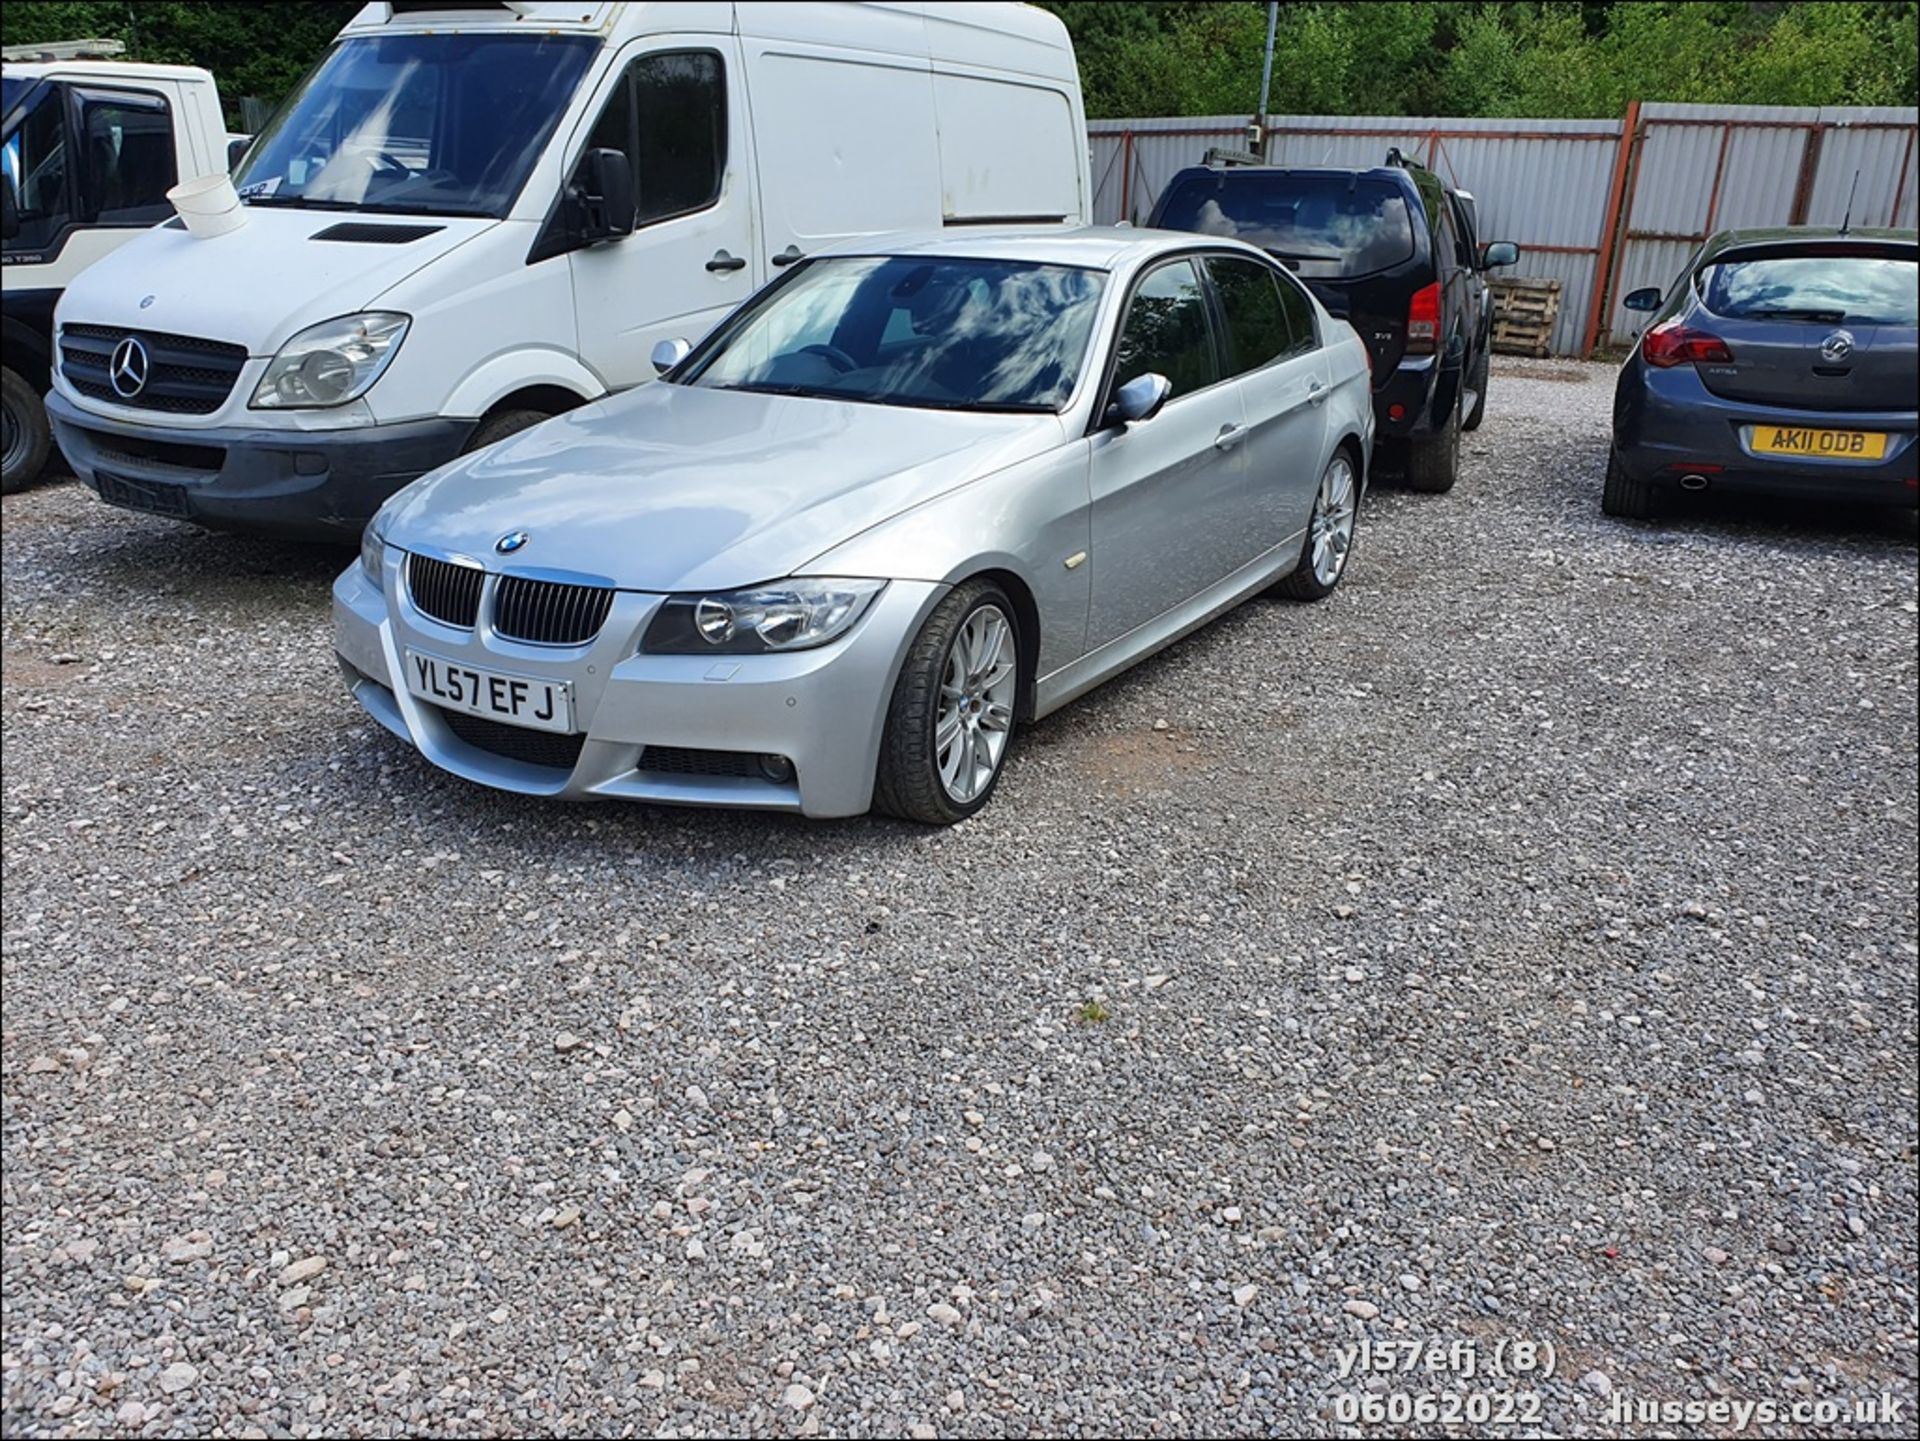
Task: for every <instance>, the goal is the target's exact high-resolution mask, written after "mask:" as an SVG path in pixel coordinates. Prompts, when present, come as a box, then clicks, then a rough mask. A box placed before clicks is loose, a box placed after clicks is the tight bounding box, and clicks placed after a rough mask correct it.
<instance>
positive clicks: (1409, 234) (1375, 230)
mask: <svg viewBox="0 0 1920 1441" xmlns="http://www.w3.org/2000/svg"><path fill="white" fill-rule="evenodd" d="M1158 224H1159V225H1161V226H1162V227H1164V228H1165V229H1168V230H1191V231H1197V232H1199V233H1200V234H1202V235H1227V236H1231V237H1233V238H1234V239H1236V240H1245V241H1247V242H1248V243H1249V244H1253V245H1258V246H1259V247H1261V248H1262V249H1263V250H1266V251H1269V252H1270V253H1272V254H1274V255H1277V256H1280V257H1281V258H1282V259H1284V260H1287V261H1289V262H1291V263H1292V269H1293V271H1294V273H1295V274H1297V275H1300V276H1303V277H1305V278H1306V279H1309V280H1340V279H1346V278H1349V277H1352V276H1357V275H1372V274H1374V273H1375V272H1376V271H1381V270H1386V269H1388V268H1389V267H1391V266H1395V265H1399V264H1402V263H1403V262H1405V261H1408V260H1411V259H1413V256H1414V241H1413V217H1412V215H1411V214H1410V213H1409V212H1408V210H1407V201H1406V196H1405V195H1404V194H1403V193H1402V191H1401V190H1400V188H1399V187H1398V186H1396V185H1392V184H1389V183H1388V182H1387V181H1384V180H1366V179H1362V178H1360V177H1358V176H1346V175H1285V174H1271V173H1269V174H1260V173H1247V172H1242V173H1240V174H1221V175H1209V176H1196V177H1195V178H1193V179H1191V180H1187V181H1185V182H1184V183H1182V184H1180V185H1178V186H1176V187H1175V188H1174V189H1173V190H1172V192H1171V193H1169V194H1168V195H1167V197H1166V199H1165V200H1164V201H1163V202H1162V203H1161V207H1160V216H1159V220H1158Z"/></svg>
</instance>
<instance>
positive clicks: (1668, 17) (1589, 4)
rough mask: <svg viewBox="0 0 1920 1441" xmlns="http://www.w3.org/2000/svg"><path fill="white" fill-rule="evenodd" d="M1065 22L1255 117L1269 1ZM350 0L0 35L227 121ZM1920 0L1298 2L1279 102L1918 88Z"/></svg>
mask: <svg viewBox="0 0 1920 1441" xmlns="http://www.w3.org/2000/svg"><path fill="white" fill-rule="evenodd" d="M1043 3H1045V4H1046V7H1047V8H1048V9H1049V10H1053V11H1055V12H1057V13H1058V14H1059V15H1060V16H1061V17H1062V18H1063V19H1065V21H1066V23H1067V28H1068V29H1069V30H1071V31H1072V32H1073V39H1074V46H1075V49H1076V50H1077V52H1078V54H1079V57H1080V75H1081V79H1082V81H1083V82H1084V84H1085V86H1086V95H1087V113H1088V114H1089V115H1091V116H1096V117H1098V116H1115V115H1250V114H1252V113H1253V110H1254V107H1255V106H1257V105H1258V104H1259V100H1260V62H1261V56H1262V50H1263V47H1264V45H1265V43H1266V35H1267V7H1266V6H1265V5H1264V4H1258V3H1254V0H1043ZM357 8H358V6H357V4H356V3H355V0H275V3H269V4H238V3H231V0H114V3H100V0H7V4H6V32H5V33H6V43H7V44H9V45H17V44H26V43H32V42H36V41H51V40H73V39H81V38H89V37H95V36H99V37H107V38H114V39H119V40H122V41H125V42H126V45H127V48H128V53H129V54H130V55H131V56H132V57H133V58H134V59H137V60H167V61H184V62H187V63H190V64H196V65H204V66H206V67H207V68H208V69H209V70H211V71H212V72H213V74H214V78H215V79H217V80H218V81H219V82H220V94H221V98H222V99H223V100H224V101H225V102H226V105H227V118H228V123H229V124H234V125H237V124H238V120H239V101H240V97H242V96H246V95H251V96H256V97H258V98H259V99H261V100H263V101H265V102H267V104H269V105H273V104H276V103H278V101H279V100H280V98H281V96H283V95H284V94H285V93H286V92H287V90H288V89H290V88H291V87H292V86H293V84H294V82H295V81H297V80H298V79H299V78H300V76H301V75H303V74H304V73H305V72H306V71H307V69H308V68H309V67H310V66H312V65H313V63H314V62H315V61H316V60H318V59H319V58H320V55H321V53H322V52H323V51H324V50H325V49H326V46H327V42H328V41H329V40H330V39H331V38H332V37H333V35H334V32H335V31H337V30H338V29H339V28H340V27H341V26H342V25H343V24H345V23H346V21H347V19H348V17H349V16H351V15H352V14H353V12H354V11H355V10H356V9H357ZM1916 11H1920V4H1916V3H1915V0H1825V3H1820V4H1797V5H1790V4H1780V3H1777V0H1511V3H1499V0H1351V3H1341V0H1290V3H1287V4H1283V5H1281V7H1280V19H1279V26H1278V29H1277V32H1276V42H1275V47H1274V66H1273V91H1272V98H1271V99H1270V100H1269V102H1268V108H1269V109H1270V110H1271V111H1273V112H1274V113H1275V114H1311V115H1539V116H1556V115H1570V116H1581V115H1588V116H1608V117H1611V116H1615V115H1618V114H1620V113H1621V111H1622V110H1623V109H1624V108H1625V107H1626V103H1627V101H1629V100H1636V99H1637V100H1692V101H1702V102H1719V103H1737V104H1746V105H1912V104H1914V103H1915V102H1916V98H1917V97H1920V82H1916V78H1915V66H1916V55H1917V54H1920V42H1917V40H1916Z"/></svg>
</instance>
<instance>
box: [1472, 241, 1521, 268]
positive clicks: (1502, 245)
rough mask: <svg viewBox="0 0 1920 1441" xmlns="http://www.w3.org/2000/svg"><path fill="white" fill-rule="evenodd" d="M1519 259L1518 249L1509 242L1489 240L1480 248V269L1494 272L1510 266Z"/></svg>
mask: <svg viewBox="0 0 1920 1441" xmlns="http://www.w3.org/2000/svg"><path fill="white" fill-rule="evenodd" d="M1519 259H1520V247H1519V246H1517V245H1515V244H1514V243H1513V242H1512V241H1511V240H1489V241H1488V242H1487V243H1486V244H1485V245H1483V246H1481V247H1480V268H1481V269H1482V270H1496V269H1498V268H1499V267H1500V266H1502V265H1512V264H1514V263H1515V262H1516V261H1518V260H1519Z"/></svg>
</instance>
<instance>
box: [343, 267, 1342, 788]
mask: <svg viewBox="0 0 1920 1441" xmlns="http://www.w3.org/2000/svg"><path fill="white" fill-rule="evenodd" d="M654 361H655V365H656V366H657V367H658V368H659V369H660V370H661V371H662V376H661V379H660V381H659V382H657V383H653V384H648V385H644V386H641V387H639V388H637V389H634V390H630V391H627V392H625V393H624V394H621V395H618V396H614V397H611V398H609V399H606V400H602V401H598V402H595V403H593V404H590V405H587V406H584V407H582V408H581V409H578V410H574V411H571V412H569V413H567V414H565V415H561V416H557V417H555V418H554V419H552V420H549V421H547V422H545V423H543V424H541V425H538V426H535V427H534V428H533V429H530V430H527V431H524V432H522V433H521V434H519V435H517V436H514V437H512V438H511V439H508V440H505V441H502V442H500V443H499V444H497V445H494V446H491V447H489V448H487V449H485V450H481V451H477V452H475V453H473V454H472V455H469V456H466V457H464V458H462V459H460V460H457V461H455V462H453V463H452V464H450V465H448V466H445V467H443V468H442V469H440V470H438V471H435V472H433V473H432V474H430V475H427V476H424V477H422V478H421V479H420V480H418V481H416V482H414V483H413V484H412V485H410V486H408V487H407V488H406V489H404V490H402V491H401V492H399V494H397V495H395V496H394V497H393V499H392V500H390V501H389V502H388V503H387V504H386V505H385V506H384V507H382V508H381V510H380V512H379V514H378V515H376V516H375V517H374V519H373V520H372V522H371V523H369V525H368V526H367V529H366V534H365V539H364V541H363V543H362V547H361V555H360V559H359V561H358V562H357V563H356V564H354V565H352V566H350V567H348V569H347V570H346V572H345V573H344V574H342V575H341V576H340V578H339V580H338V581H337V582H336V583H335V585H334V590H333V599H334V605H333V614H334V645H335V649H336V650H337V652H338V654H339V660H340V665H341V669H342V671H343V673H344V675H345V677H346V682H347V685H348V686H349V688H350V689H351V690H352V692H353V694H354V695H355V696H356V697H357V698H358V699H359V701H360V703H361V704H362V705H363V706H365V707H366V709H367V710H368V711H369V712H370V713H371V714H372V715H373V716H374V718H375V719H377V720H378V721H379V722H380V723H381V724H382V725H384V726H386V727H387V729H389V730H391V731H392V732H393V733H394V734H396V735H398V736H400V737H401V738H403V739H405V740H407V741H409V742H411V743H412V744H413V745H414V746H416V747H418V749H419V750H420V751H421V752H422V753H423V754H424V755H425V756H426V757H427V759H428V760H430V761H432V762H433V763H434V764H435V765H438V766H440V767H442V768H443V769H445V770H449V771H452V772H454V773H455V774H457V775H461V776H464V777H466V778H468V779H470V780H474V781H479V782H481V783H482V784H485V785H490V786H497V787H500V788H502V789H505V790H512V791H521V792H525V793H528V794H535V795H550V796H559V797H566V798H570V799H586V798H593V797H614V798H621V799H630V800H642V801H656V802H670V803H679V804H692V805H734V806H760V807H770V808H776V809H784V810H793V811H799V812H802V813H803V814H806V815H809V816H845V815H855V814H859V813H861V812H863V811H866V810H868V809H869V808H872V807H878V808H879V809H882V810H885V811H887V812H890V813H891V814H893V815H896V816H901V817H905V818H908V819H912V820H916V821H924V822H928V823H933V824H942V823H950V822H954V821H959V820H962V819H964V818H965V817H967V816H969V815H971V814H972V813H973V812H975V811H976V810H978V809H979V808H980V807H981V806H982V805H984V804H985V803H986V801H987V799H988V797H989V796H991V795H992V793H993V789H994V785H995V783H996V781H997V780H998V779H999V777H1000V774H1001V771H1002V769H1003V767H1004V766H1005V764H1006V760H1007V755H1008V751H1009V748H1010V747H1011V746H1012V744H1013V741H1014V736H1015V734H1016V731H1017V729H1018V728H1019V727H1020V726H1021V725H1022V724H1024V723H1026V722H1029V721H1032V720H1035V719H1037V718H1039V717H1041V716H1044V715H1046V714H1047V713H1048V712H1050V711H1053V710H1057V709H1058V708H1059V707H1061V706H1063V705H1066V704H1067V703H1068V702H1070V701H1072V700H1073V699H1074V698H1075V697H1077V696H1079V695H1082V694H1084V693H1085V692H1086V691H1088V690H1090V689H1091V688H1092V687H1094V686H1096V685H1098V684H1099V683H1100V682H1101V681H1103V680H1106V679H1107V678H1108V677H1110V676H1112V675H1114V674H1116V673H1118V672H1119V671H1121V670H1124V669H1125V668H1126V667H1128V666H1130V665H1132V664H1133V663H1134V662H1136V661H1139V660H1141V659H1142V658H1144V657H1146V656H1149V655H1151V654H1153V653H1154V652H1155V651H1157V650H1159V649H1161V648H1162V647H1164V646H1166V645H1168V644H1170V643H1171V642H1172V641H1174V640H1175V639H1177V638H1178V637H1180V636H1182V635H1185V634H1186V633H1188V632H1189V631H1192V630H1194V629H1195V628H1196V627H1199V626H1201V625H1204V624H1205V623H1206V622H1207V621H1208V620H1209V619H1211V618H1212V617H1214V616H1217V615H1219V614H1220V613H1221V612H1222V611H1225V610H1227V609H1229V608H1230V607H1232V606H1234V605H1236V604H1238V603H1239V602H1241V601H1242V600H1245V599H1246V598H1248V597H1249V596H1252V595H1254V594H1256V593H1258V592H1260V591H1264V590H1269V589H1272V590H1274V591H1275V592H1276V593H1278V594H1280V595H1283V596H1287V597H1291V598H1294V599H1299V600H1316V599H1319V598H1320V597H1323V596H1325V595H1327V594H1328V593H1329V592H1330V591H1332V589H1333V588H1334V586H1335V585H1336V584H1337V583H1338V582H1339V580H1340V577H1341V574H1342V572H1343V570H1344V569H1345V567H1346V564H1347V559H1348V556H1349V555H1350V553H1351V550H1352V546H1353V539H1354V519H1355V513H1356V510H1357V507H1358V504H1359V500H1360V497H1361V495H1362V493H1363V491H1364V489H1365V485H1366V481H1367V462H1368V454H1369V450H1370V445H1371V440H1372V427H1373V420H1372V407H1371V405H1370V403H1369V380H1368V366H1367V352H1366V349H1365V347H1364V346H1363V345H1362V344H1361V342H1360V340H1359V338H1358V337H1357V336H1356V335H1355V334H1354V332H1353V331H1352V329H1351V328H1350V327H1348V326H1347V325H1346V324H1345V323H1344V322H1342V321H1339V320H1336V319H1334V318H1332V317H1331V316H1329V315H1328V314H1327V312H1326V311H1325V310H1324V309H1323V308H1322V307H1321V306H1320V305H1319V303H1318V302H1317V301H1316V300H1315V299H1314V298H1313V296H1312V295H1311V293H1309V291H1308V290H1307V289H1306V288H1305V287H1304V286H1302V285H1301V284H1300V283H1299V282H1298V281H1297V280H1296V279H1295V278H1294V277H1293V276H1292V275H1291V274H1290V273H1288V272H1287V271H1286V270H1285V269H1284V268H1283V267H1282V266H1280V265H1278V264H1276V263H1275V262H1274V261H1273V260H1272V259H1271V258H1269V257H1268V256H1267V255H1265V254H1264V253H1262V252H1261V251H1258V250H1256V249H1253V248H1252V247H1250V246H1245V245H1241V244H1239V243H1237V242H1234V241H1226V240H1210V239H1201V238H1199V237H1196V236H1193V235H1185V234H1179V235H1176V234H1172V233H1163V232H1155V231H1143V230H1128V229H1115V230H1099V229H1087V230H1077V231H1076V230H1060V229H1053V230H1048V231H1045V232H1036V233H1031V234H1020V235H1009V234H1004V233H998V234H991V235H989V234H974V235H971V236H969V235H955V234H950V233H949V234H942V235H938V236H934V237H930V238H926V239H907V240H901V239H899V238H897V237H890V238H888V240H887V241H886V242H885V243H884V244H883V245H879V246H875V245H873V244H871V243H869V244H868V245H866V246H849V247H845V248H842V249H840V250H836V251H830V252H823V253H821V254H819V255H817V256H815V257H812V258H810V259H808V260H806V261H804V262H803V263H801V264H799V265H796V266H795V267H793V269H792V270H790V271H789V272H787V273H786V274H785V275H783V276H781V277H780V278H779V279H778V280H776V281H774V282H773V283H772V284H770V285H768V286H767V287H766V288H765V289H764V290H762V291H761V292H760V293H759V294H758V295H756V296H755V297H754V298H753V299H751V300H750V301H748V302H747V303H746V304H745V305H743V306H742V307H741V308H740V309H739V310H738V311H737V312H735V314H734V315H733V316H731V317H730V318H729V319H728V320H727V321H725V322H724V323H723V324H722V325H721V326H720V327H719V328H718V329H716V330H715V331H714V332H713V333H712V334H711V335H709V336H708V337H707V338H706V339H704V340H703V341H701V342H700V343H699V344H698V345H697V346H694V347H692V348H691V349H689V348H688V347H687V346H686V345H685V344H684V343H681V342H669V343H667V344H664V345H662V346H661V347H660V349H659V351H658V352H657V353H656V355H655V357H654Z"/></svg>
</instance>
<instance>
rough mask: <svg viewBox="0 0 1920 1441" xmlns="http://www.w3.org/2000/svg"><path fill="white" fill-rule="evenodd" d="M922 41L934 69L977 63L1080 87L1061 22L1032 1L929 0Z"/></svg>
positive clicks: (1070, 87)
mask: <svg viewBox="0 0 1920 1441" xmlns="http://www.w3.org/2000/svg"><path fill="white" fill-rule="evenodd" d="M927 45H928V49H929V53H930V54H931V55H932V57H933V63H934V66H935V68H936V69H938V68H944V67H945V66H947V65H949V64H952V65H977V66H981V67H984V68H987V69H992V70H999V71H1002V72H1004V73H1007V74H1011V75H1021V76H1026V77H1027V78H1029V79H1037V78H1042V77H1044V78H1046V79H1048V80H1054V81H1057V82H1059V84H1060V85H1061V86H1062V88H1065V89H1072V90H1078V89H1079V88H1080V73H1079V71H1078V70H1077V69H1076V68H1075V66H1074V62H1073V41H1072V40H1071V39H1069V38H1068V35H1067V27H1066V26H1065V25H1064V24H1062V23H1061V21H1060V18H1059V17H1058V16H1057V15H1054V14H1053V13H1052V12H1050V11H1046V10H1042V9H1041V8H1040V7H1039V6H1037V5H1001V4H973V5H929V6H928V7H927Z"/></svg>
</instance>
